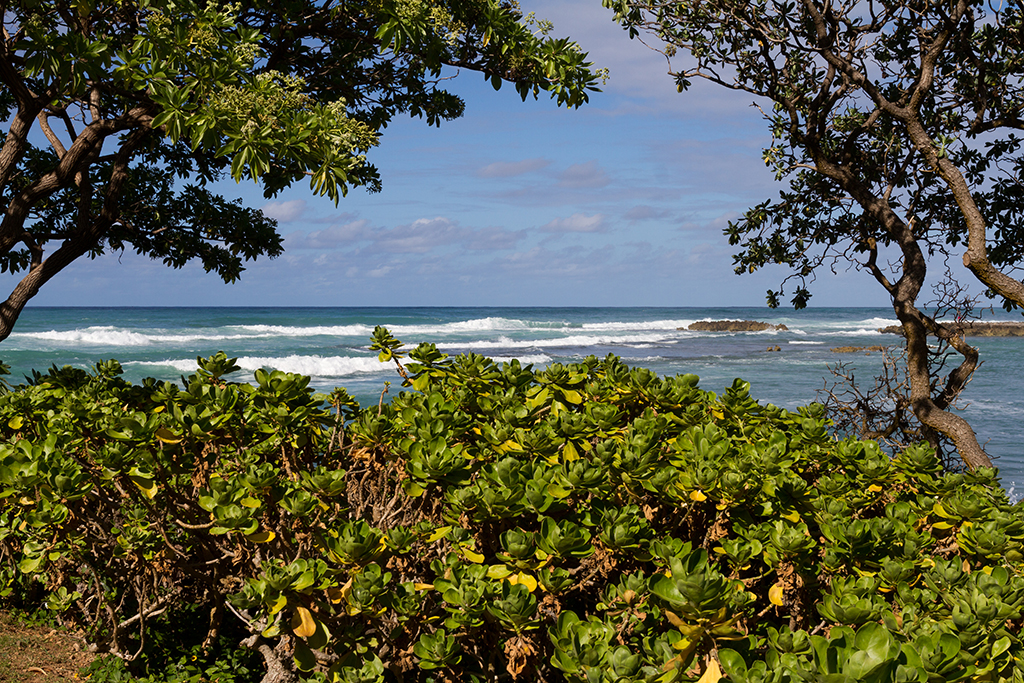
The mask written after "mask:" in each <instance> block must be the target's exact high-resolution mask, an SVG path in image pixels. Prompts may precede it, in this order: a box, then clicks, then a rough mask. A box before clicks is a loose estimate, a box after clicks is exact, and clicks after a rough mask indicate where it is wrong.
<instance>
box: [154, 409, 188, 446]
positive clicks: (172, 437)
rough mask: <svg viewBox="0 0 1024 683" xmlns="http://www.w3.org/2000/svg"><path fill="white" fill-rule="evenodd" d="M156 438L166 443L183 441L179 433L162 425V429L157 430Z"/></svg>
mask: <svg viewBox="0 0 1024 683" xmlns="http://www.w3.org/2000/svg"><path fill="white" fill-rule="evenodd" d="M162 407H163V406H161V408H162ZM156 438H157V440H159V441H163V442H164V443H181V440H182V438H183V437H180V436H178V435H177V434H175V433H174V432H172V431H171V430H170V429H167V428H166V427H161V428H160V429H158V430H156Z"/></svg>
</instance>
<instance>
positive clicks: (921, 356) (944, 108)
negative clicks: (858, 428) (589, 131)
mask: <svg viewBox="0 0 1024 683" xmlns="http://www.w3.org/2000/svg"><path fill="white" fill-rule="evenodd" d="M605 5H606V6H608V7H611V8H613V9H614V11H615V17H616V20H617V21H619V22H621V23H622V25H623V26H624V27H626V28H627V29H628V30H629V32H630V35H631V36H632V37H636V36H637V35H639V34H640V32H641V31H642V32H644V33H647V34H650V35H652V36H654V37H655V38H656V39H657V40H658V41H660V44H659V46H657V49H660V50H661V51H662V52H664V54H665V55H666V57H668V58H669V61H670V73H671V74H672V75H673V76H674V78H675V80H676V83H677V85H678V88H679V90H680V91H684V90H686V89H687V88H689V87H690V85H691V84H692V82H693V81H694V79H698V78H699V79H704V80H705V81H709V82H711V83H714V84H717V85H720V86H723V87H726V88H730V89H733V90H738V91H742V92H745V93H749V94H752V95H754V96H756V97H757V98H758V100H759V102H760V103H765V102H767V103H769V104H770V107H768V108H767V110H765V109H762V111H763V112H764V116H765V119H766V120H767V121H768V123H769V125H770V128H771V133H772V143H771V145H770V146H769V147H767V148H766V149H765V152H764V160H765V163H766V164H767V165H768V166H769V167H771V168H773V169H774V171H775V173H776V177H777V178H778V179H779V180H782V179H786V180H788V188H787V189H786V190H783V191H782V192H780V195H779V197H778V199H777V200H774V201H766V202H764V203H762V204H759V205H758V206H755V207H753V208H752V209H750V210H748V211H747V212H746V214H745V215H744V216H743V218H742V220H740V221H739V222H737V223H736V224H733V225H731V226H730V227H729V228H728V230H727V231H726V232H727V234H728V235H729V241H730V244H732V245H736V246H738V247H739V252H738V253H737V254H736V256H735V263H736V270H737V272H745V271H753V270H756V269H758V268H760V267H762V266H764V265H767V264H773V263H774V264H784V265H786V266H789V267H791V268H792V269H793V275H791V276H790V277H795V278H796V280H797V281H798V283H799V284H798V286H797V287H796V290H795V292H794V297H793V304H794V305H795V306H796V307H797V308H801V307H803V306H805V305H806V303H807V300H808V298H809V297H810V293H809V291H808V289H807V284H808V283H809V282H810V281H812V280H813V278H814V274H815V273H816V271H817V270H818V269H819V268H821V267H823V266H826V267H833V268H834V267H836V265H837V264H838V263H841V262H843V261H844V260H846V261H851V262H853V263H854V264H855V265H856V266H857V267H859V268H862V269H864V270H866V271H868V272H869V273H870V274H871V275H872V276H873V277H874V279H875V280H876V281H877V282H878V283H879V284H880V285H881V286H882V287H884V288H885V290H886V291H887V292H888V293H889V295H890V296H891V299H892V306H893V310H894V311H895V313H896V316H897V318H898V319H899V321H900V323H901V325H902V328H903V333H904V335H905V337H906V344H907V369H908V374H909V379H910V396H909V404H910V407H911V408H912V411H913V414H914V415H915V416H916V418H917V419H918V420H920V422H921V425H922V428H923V430H924V432H925V433H926V435H927V436H928V438H929V440H931V441H932V442H933V443H935V442H937V441H938V440H939V439H940V438H941V437H943V436H945V437H948V438H949V439H950V440H952V442H953V443H954V444H955V445H956V448H957V450H958V451H959V453H960V455H961V457H962V458H963V459H964V461H965V462H966V463H967V465H968V466H970V467H977V466H980V465H989V464H990V461H989V458H988V456H987V455H986V454H985V452H984V450H983V449H982V448H981V447H980V446H979V445H978V441H977V438H976V436H975V434H974V431H973V429H972V428H971V426H970V425H969V424H968V423H967V422H966V421H965V420H963V419H962V418H961V417H960V416H958V415H956V414H955V413H953V412H951V411H950V410H949V408H950V406H951V404H952V402H953V401H954V400H955V399H956V397H957V396H958V395H959V394H960V392H961V391H962V390H963V389H964V387H965V385H966V383H967V382H968V381H969V380H970V378H971V375H972V374H973V372H974V370H975V368H976V367H977V365H978V351H977V349H975V348H973V347H971V346H970V345H968V344H967V343H966V342H965V341H964V338H963V336H962V334H960V332H959V331H958V330H957V328H956V326H944V325H940V324H939V322H938V321H937V320H936V318H935V317H934V316H932V315H929V314H928V312H927V310H925V309H924V306H923V305H922V303H921V302H920V295H921V292H922V288H923V287H924V286H925V283H926V277H927V274H928V260H927V257H928V256H936V257H947V256H950V255H952V254H953V252H957V251H962V252H963V254H962V256H963V258H962V260H963V267H964V269H965V270H966V271H968V272H969V273H970V274H971V276H973V279H975V280H976V281H977V282H980V283H981V284H982V285H983V286H984V287H985V289H986V291H987V293H988V294H989V295H990V296H993V297H998V298H1001V299H1002V301H1003V304H1004V306H1005V307H1006V308H1007V309H1012V308H1016V307H1019V306H1022V305H1024V283H1022V282H1021V280H1020V279H1018V278H1017V277H1016V276H1015V274H1016V272H1017V269H1018V268H1019V266H1020V264H1021V260H1022V257H1024V232H1022V226H1024V223H1022V220H1021V218H1022V210H1024V203H1022V201H1021V200H1022V198H1024V185H1022V183H1021V173H1022V171H1024V159H1022V157H1021V142H1022V140H1024V139H1022V138H1020V137H1018V136H1017V134H1016V131H1018V130H1020V129H1021V128H1024V119H1022V107H1024V91H1022V83H1021V76H1022V73H1024V62H1022V60H1024V51H1022V49H1021V48H1022V47H1024V45H1022V41H1024V15H1022V10H1021V6H1020V3H1018V2H1012V1H1011V2H1006V3H999V4H992V3H985V2H981V1H980V0H943V1H941V2H940V1H937V0H880V1H874V0H869V1H868V2H858V1H854V0H850V1H847V2H833V1H831V0H757V1H755V2H746V1H743V2H740V1H732V0H698V1H696V2H688V3H680V2H671V1H664V0H653V1H647V0H605ZM672 64H676V65H677V66H671V65H672ZM887 261H888V265H886V264H887ZM960 272H962V271H960ZM787 279H789V278H787ZM782 295H783V291H782V290H781V289H780V290H779V291H769V293H768V301H769V305H771V306H778V305H779V298H780V297H781V296H782ZM929 335H932V336H936V337H938V338H939V339H941V340H942V341H944V342H947V343H948V344H949V345H950V346H951V347H952V348H953V349H955V351H956V352H957V353H958V354H959V358H960V361H959V363H958V364H957V365H956V367H954V368H953V369H952V370H951V371H950V372H949V373H948V375H946V376H945V378H944V381H943V382H939V381H937V380H939V379H941V378H940V377H937V376H936V375H935V373H934V372H933V370H932V368H931V367H930V365H929V362H928V359H929V354H928V345H927V338H928V336H929Z"/></svg>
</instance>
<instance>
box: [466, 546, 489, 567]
mask: <svg viewBox="0 0 1024 683" xmlns="http://www.w3.org/2000/svg"><path fill="white" fill-rule="evenodd" d="M462 554H463V555H464V556H465V557H466V559H467V560H469V561H470V562H475V563H476V564H480V563H481V562H483V561H484V556H483V555H481V554H480V553H478V552H476V551H475V550H471V549H470V548H463V549H462Z"/></svg>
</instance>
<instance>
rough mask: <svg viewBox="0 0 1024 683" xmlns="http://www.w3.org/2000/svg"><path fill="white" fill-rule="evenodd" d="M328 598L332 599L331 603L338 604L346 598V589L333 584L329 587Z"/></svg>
mask: <svg viewBox="0 0 1024 683" xmlns="http://www.w3.org/2000/svg"><path fill="white" fill-rule="evenodd" d="M327 599H328V600H330V601H331V604H333V605H337V604H338V603H339V602H341V601H342V600H344V599H345V591H344V589H343V588H339V587H338V586H331V587H330V588H328V589H327Z"/></svg>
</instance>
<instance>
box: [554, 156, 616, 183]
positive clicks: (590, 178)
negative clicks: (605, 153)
mask: <svg viewBox="0 0 1024 683" xmlns="http://www.w3.org/2000/svg"><path fill="white" fill-rule="evenodd" d="M610 182H611V180H610V179H609V178H608V174H607V173H605V171H604V169H603V168H601V167H600V166H598V165H597V162H596V161H588V162H586V163H583V164H573V165H572V166H570V167H569V168H567V169H565V170H564V171H562V172H561V173H560V174H559V176H558V184H559V186H561V187H572V188H583V187H604V186H606V185H607V184H608V183H610Z"/></svg>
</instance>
